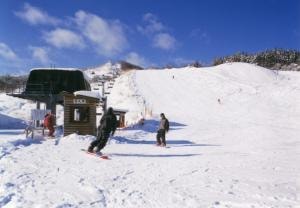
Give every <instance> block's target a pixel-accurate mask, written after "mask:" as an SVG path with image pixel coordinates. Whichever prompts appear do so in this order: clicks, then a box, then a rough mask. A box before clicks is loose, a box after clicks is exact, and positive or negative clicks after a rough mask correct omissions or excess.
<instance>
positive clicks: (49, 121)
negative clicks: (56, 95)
mask: <svg viewBox="0 0 300 208" xmlns="http://www.w3.org/2000/svg"><path fill="white" fill-rule="evenodd" d="M54 119H55V118H54V115H53V114H52V113H51V112H50V113H47V114H46V115H45V118H44V127H46V128H48V129H49V133H48V136H49V137H54V135H53V134H54V132H55V129H54V123H55V122H54Z"/></svg>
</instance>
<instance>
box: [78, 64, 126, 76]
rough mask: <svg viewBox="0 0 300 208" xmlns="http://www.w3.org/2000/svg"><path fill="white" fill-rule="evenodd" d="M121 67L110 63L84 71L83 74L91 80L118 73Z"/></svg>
mask: <svg viewBox="0 0 300 208" xmlns="http://www.w3.org/2000/svg"><path fill="white" fill-rule="evenodd" d="M120 70H121V66H120V64H118V63H117V64H113V63H112V62H107V63H105V64H103V65H100V66H98V67H93V68H88V69H85V70H84V72H85V74H86V75H87V77H88V78H90V79H92V78H93V77H95V76H102V75H109V74H111V75H112V74H115V73H118V72H120Z"/></svg>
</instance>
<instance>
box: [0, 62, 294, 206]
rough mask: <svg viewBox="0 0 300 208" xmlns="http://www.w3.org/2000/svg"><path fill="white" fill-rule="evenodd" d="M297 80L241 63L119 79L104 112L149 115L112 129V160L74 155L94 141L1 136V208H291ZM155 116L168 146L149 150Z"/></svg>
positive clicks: (87, 138)
mask: <svg viewBox="0 0 300 208" xmlns="http://www.w3.org/2000/svg"><path fill="white" fill-rule="evenodd" d="M243 68H245V70H243ZM246 69H247V70H250V72H249V73H248V74H247V70H246ZM239 70H240V71H239ZM251 70H252V71H251ZM172 76H174V79H173V77H172ZM149 77H151V80H150V79H149ZM299 81H300V75H298V74H296V73H289V72H280V73H279V74H274V73H273V72H271V71H269V70H265V69H263V68H260V67H256V66H253V65H248V64H227V65H226V64H225V65H221V66H218V67H215V69H193V68H187V69H182V70H163V71H155V70H148V71H137V72H130V73H126V74H124V75H122V76H121V77H119V78H118V79H117V80H116V83H115V86H114V88H113V90H112V92H111V95H110V97H109V99H110V102H111V105H112V106H116V105H118V107H119V108H127V109H129V116H128V119H129V121H130V122H131V123H132V124H133V123H134V122H136V121H137V119H138V118H139V116H140V113H141V112H143V110H144V108H145V106H148V107H149V106H150V107H151V109H152V110H153V117H151V118H148V119H147V120H146V123H145V124H144V126H138V125H131V126H130V127H128V128H126V129H123V130H118V131H117V132H116V134H115V137H113V138H112V139H111V140H110V141H109V143H108V145H107V146H106V147H105V151H104V152H105V153H106V154H108V155H109V156H110V157H111V158H112V159H111V160H101V159H99V158H96V157H93V156H90V155H87V154H85V153H84V152H82V151H80V149H82V148H87V146H88V145H89V143H90V142H91V141H92V140H93V139H94V137H92V136H78V135H75V134H74V135H70V136H68V137H64V138H57V139H56V140H50V139H48V140H47V139H43V138H42V137H36V138H34V139H33V140H31V139H25V137H24V134H21V132H19V133H16V134H10V135H9V134H6V133H3V134H1V132H0V180H1V181H0V207H56V208H64V207H105V208H106V207H109V208H110V207H111V208H115V207H149V208H150V207H151V208H152V207H157V208H158V207H170V208H173V207H175V208H176V207H192V208H194V207H197V208H198V207H199V208H202V207H212V208H223V207H224V208H225V207H226V208H228V207H229V208H239V207H241V208H247V207H249V208H257V207H266V208H267V207H268V208H269V207H278V208H289V207H293V208H297V207H299V204H300V202H299V194H300V193H299V186H300V184H299V182H300V181H299V178H300V175H299V173H300V170H299V168H300V167H299V165H297V164H299V162H300V161H299V158H300V157H299V156H300V152H299V151H300V150H299V146H300V142H299V135H300V130H299V128H298V125H299V120H300V107H299V106H300V87H298V85H297V83H299ZM218 99H220V100H221V103H219V102H218ZM6 111H7V112H8V109H6ZM160 112H164V113H165V114H166V116H167V117H168V119H169V120H170V123H171V130H170V132H169V133H168V134H167V142H168V147H169V148H161V147H156V146H155V135H156V128H157V125H158V115H159V113H160Z"/></svg>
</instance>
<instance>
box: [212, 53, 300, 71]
mask: <svg viewBox="0 0 300 208" xmlns="http://www.w3.org/2000/svg"><path fill="white" fill-rule="evenodd" d="M228 62H244V63H251V64H257V65H259V66H262V67H265V68H268V69H272V70H282V71H300V51H297V50H286V49H272V50H266V51H263V52H258V53H254V54H249V53H246V52H239V53H236V54H233V55H230V56H225V57H219V58H216V59H215V60H214V61H213V65H214V66H216V65H219V64H223V63H228Z"/></svg>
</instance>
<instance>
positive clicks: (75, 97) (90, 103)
mask: <svg viewBox="0 0 300 208" xmlns="http://www.w3.org/2000/svg"><path fill="white" fill-rule="evenodd" d="M62 94H63V97H64V136H66V135H69V134H72V133H77V134H81V135H86V134H89V135H96V134H97V129H96V106H97V104H98V103H99V102H100V96H99V95H97V94H96V93H95V92H91V91H79V92H75V93H66V92H64V93H62Z"/></svg>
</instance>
